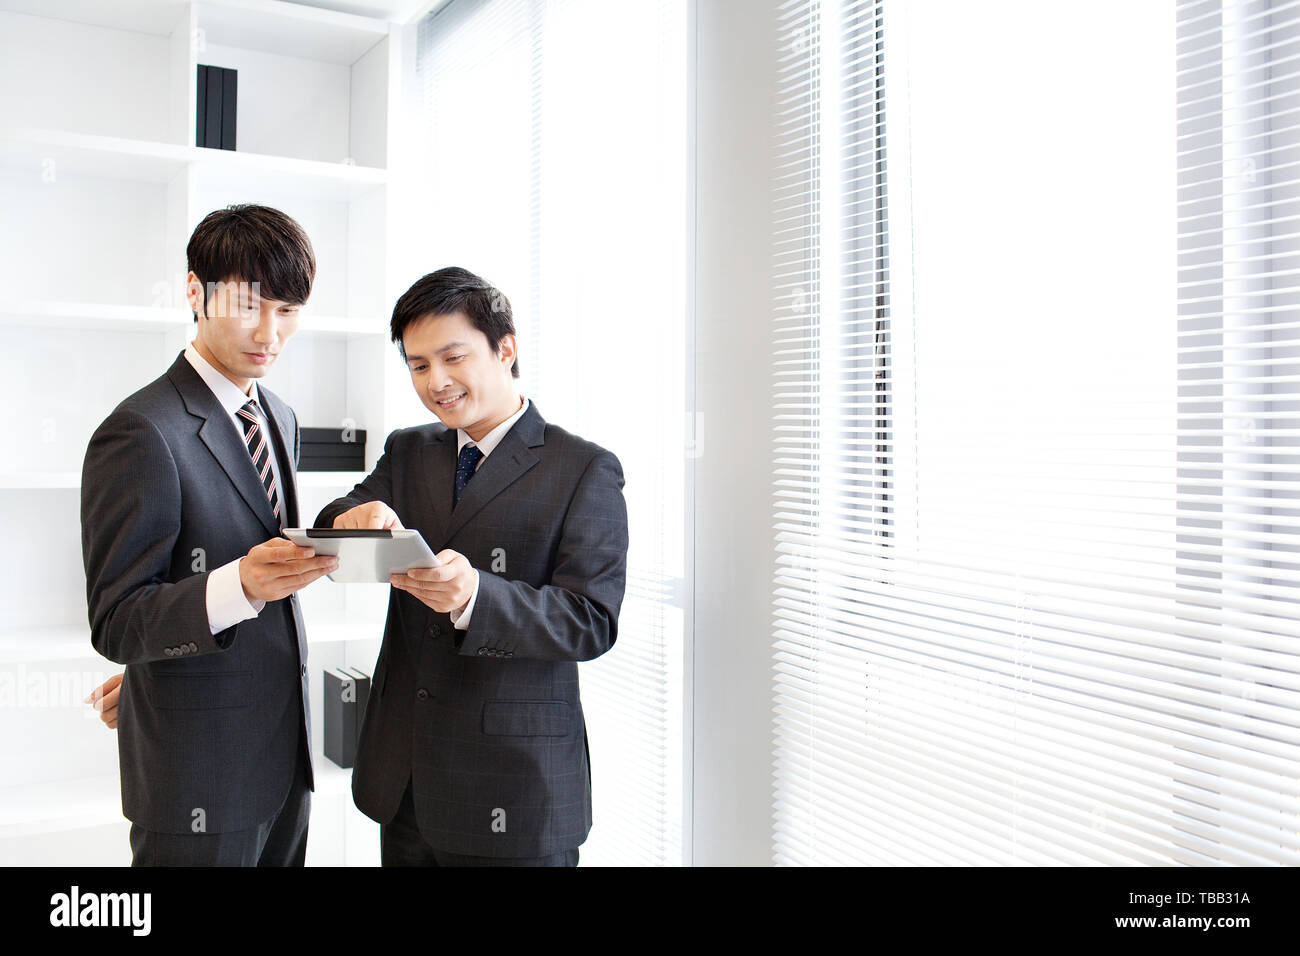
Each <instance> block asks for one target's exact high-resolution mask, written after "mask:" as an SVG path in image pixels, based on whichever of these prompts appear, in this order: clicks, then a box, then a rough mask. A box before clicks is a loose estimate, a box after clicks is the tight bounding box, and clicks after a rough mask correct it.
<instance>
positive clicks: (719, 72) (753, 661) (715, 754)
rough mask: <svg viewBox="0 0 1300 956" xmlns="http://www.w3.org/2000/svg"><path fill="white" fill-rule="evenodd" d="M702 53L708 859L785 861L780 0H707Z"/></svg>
mask: <svg viewBox="0 0 1300 956" xmlns="http://www.w3.org/2000/svg"><path fill="white" fill-rule="evenodd" d="M696 8H697V14H698V18H697V25H696V39H697V51H698V53H697V62H696V129H695V137H696V211H695V216H696V229H695V242H696V257H695V270H696V287H695V328H696V335H695V372H696V374H695V412H696V417H695V422H696V425H695V427H696V435H695V439H696V443H697V447H698V450H699V457H697V458H694V459H692V460H691V464H692V465H693V468H694V493H695V508H694V521H695V555H694V560H695V578H694V608H695V614H694V647H693V657H692V660H691V662H690V668H689V672H691V673H693V674H694V681H693V685H694V686H693V689H690V688H688V693H691V694H692V697H693V712H694V729H693V750H692V754H693V760H692V767H691V769H690V772H691V773H693V779H694V785H693V788H692V796H691V801H692V803H693V813H692V817H691V829H692V832H693V834H694V853H693V858H692V859H690V860H689V861H688V862H690V863H693V864H694V865H696V866H719V865H748V866H766V865H768V864H770V863H771V853H770V842H771V841H770V834H771V822H770V815H771V778H770V772H771V770H770V767H771V759H772V712H771V704H770V698H771V687H772V679H771V665H770V660H771V644H772V627H771V592H772V577H773V573H774V570H775V565H774V560H773V559H774V553H775V552H774V550H773V539H772V531H771V521H770V520H769V515H770V514H771V495H772V475H771V465H770V461H771V448H772V436H773V433H772V429H771V421H772V415H771V411H770V409H771V404H772V399H771V395H772V365H771V360H770V356H771V354H772V312H771V287H770V274H771V265H772V241H771V235H772V227H771V192H770V189H771V160H772V154H773V148H772V147H773V139H772V92H773V89H774V86H775V65H774V58H775V34H776V30H775V23H776V4H775V3H774V2H772V0H700V2H699V3H698V4H697V5H696Z"/></svg>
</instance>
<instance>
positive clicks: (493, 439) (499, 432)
mask: <svg viewBox="0 0 1300 956" xmlns="http://www.w3.org/2000/svg"><path fill="white" fill-rule="evenodd" d="M236 391H238V389H236ZM526 411H528V399H527V398H524V399H523V404H521V405H520V406H519V411H517V412H515V413H514V414H513V415H511V416H510V417H509V418H507V419H506V420H505V421H503V422H502V423H501V424H500V425H498V426H497V427H496V428H494V429H492V430H491V431H490V432H488V433H487V434H486V435H484V436H483V440H482V441H479V442H476V441H474V439H472V438H470V437H469V435H468V433H466V431H465V429H463V428H457V429H456V454H457V455H459V454H460V452H461V451H462V450H463V449H464V448H465V446H466V445H478V450H479V451H481V452H482V453H483V457H484V458H486V457H487V456H488V455H490V454H492V452H493V450H494V449H495V448H496V447H497V445H499V444H501V439H503V438H505V437H506V432H508V431H510V429H511V428H513V427H514V425H515V422H517V421H519V419H520V418H522V417H523V414H524V412H526Z"/></svg>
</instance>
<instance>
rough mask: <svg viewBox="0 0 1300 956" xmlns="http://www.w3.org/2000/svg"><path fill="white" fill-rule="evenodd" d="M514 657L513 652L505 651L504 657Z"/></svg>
mask: <svg viewBox="0 0 1300 956" xmlns="http://www.w3.org/2000/svg"><path fill="white" fill-rule="evenodd" d="M514 656H515V652H514V651H506V657H514Z"/></svg>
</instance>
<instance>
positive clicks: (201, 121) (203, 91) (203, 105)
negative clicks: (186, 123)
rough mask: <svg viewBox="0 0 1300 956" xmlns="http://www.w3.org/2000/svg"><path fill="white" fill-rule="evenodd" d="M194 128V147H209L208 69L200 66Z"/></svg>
mask: <svg viewBox="0 0 1300 956" xmlns="http://www.w3.org/2000/svg"><path fill="white" fill-rule="evenodd" d="M196 117H197V119H196V123H195V128H194V145H195V146H206V145H208V137H207V132H208V68H207V67H206V66H204V65H203V64H202V63H200V64H199V108H198V112H197V114H196Z"/></svg>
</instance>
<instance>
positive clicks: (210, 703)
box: [147, 671, 253, 710]
mask: <svg viewBox="0 0 1300 956" xmlns="http://www.w3.org/2000/svg"><path fill="white" fill-rule="evenodd" d="M147 686H148V688H149V701H150V703H152V704H153V705H154V706H155V707H158V708H160V709H163V710H219V709H222V708H235V707H247V706H248V705H249V703H250V702H251V700H252V692H253V672H252V671H231V672H229V673H225V674H155V675H154V676H153V678H152V679H151V680H150V681H149V682H148V684H147Z"/></svg>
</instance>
